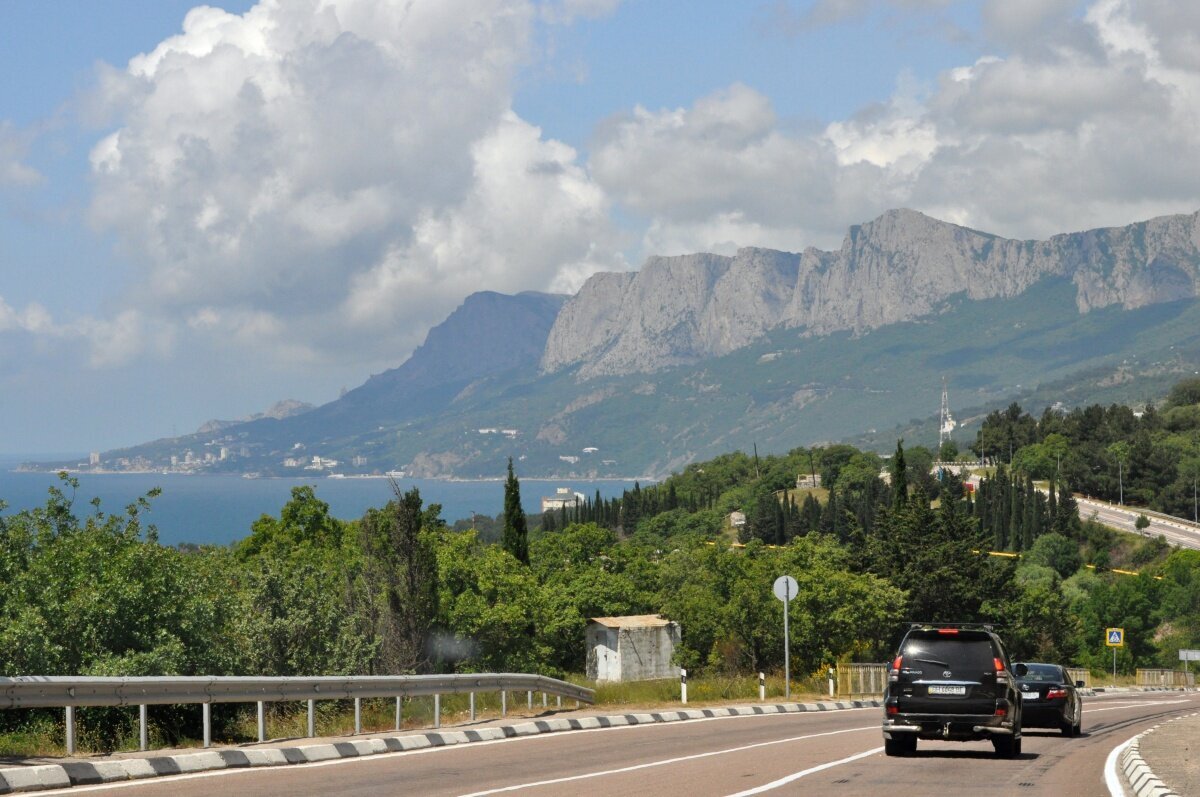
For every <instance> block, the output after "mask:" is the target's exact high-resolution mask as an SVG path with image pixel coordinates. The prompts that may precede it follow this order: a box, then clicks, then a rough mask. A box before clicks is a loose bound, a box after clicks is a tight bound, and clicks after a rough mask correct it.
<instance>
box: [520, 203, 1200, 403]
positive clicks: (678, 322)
mask: <svg viewBox="0 0 1200 797" xmlns="http://www.w3.org/2000/svg"><path fill="white" fill-rule="evenodd" d="M1058 276H1065V277H1068V278H1070V279H1071V280H1072V282H1073V283H1074V285H1075V288H1076V297H1075V304H1076V310H1077V311H1078V312H1081V313H1084V312H1089V311H1091V310H1094V309H1097V308H1100V307H1106V306H1109V305H1112V304H1120V305H1122V306H1123V307H1125V308H1126V309H1135V308H1138V307H1142V306H1145V305H1148V304H1156V303H1162V302H1169V301H1175V300H1178V299H1185V298H1194V297H1196V296H1197V295H1200V212H1196V213H1193V214H1187V215H1184V214H1178V215H1172V216H1160V217H1157V218H1154V219H1149V220H1147V221H1142V222H1137V223H1134V224H1130V225H1126V226H1124V227H1109V228H1101V229H1096V230H1087V231H1084V232H1077V233H1063V234H1060V235H1055V236H1052V237H1050V238H1049V239H1047V240H1045V241H1032V240H1017V239H1009V238H1001V237H1000V236H996V235H993V234H990V233H986V232H980V231H978V230H973V229H971V228H969V227H963V226H960V225H956V224H952V223H950V222H944V221H940V220H938V219H934V218H932V217H930V216H926V215H925V214H922V213H919V212H917V211H914V210H909V209H898V210H890V211H887V212H886V213H884V214H882V215H881V216H879V217H878V218H876V219H874V220H872V221H869V222H866V223H864V224H860V225H854V226H852V227H851V228H850V229H849V230H848V232H847V234H846V236H845V239H844V240H843V243H842V246H841V248H840V249H839V250H837V251H836V252H826V251H822V250H819V249H815V248H811V247H810V248H808V249H806V250H805V251H804V252H803V253H800V254H796V253H790V252H780V251H775V250H770V249H761V248H753V247H746V248H742V249H740V250H738V252H737V254H736V255H734V256H732V257H730V256H721V255H712V254H705V253H698V254H689V255H679V256H674V257H652V258H649V259H648V260H647V261H646V263H645V265H644V266H643V268H642V269H641V270H640V271H638V272H633V273H632V275H630V273H626V274H622V275H617V274H614V273H611V272H605V273H600V274H596V275H593V276H592V277H591V278H590V279H589V280H588V281H587V282H585V283H584V285H583V287H582V288H581V289H580V291H579V292H578V293H577V294H576V295H575V296H574V297H572V298H571V299H570V300H568V301H567V303H566V304H565V305H564V307H563V309H562V312H560V314H559V316H558V318H557V319H556V320H555V323H554V326H553V328H552V329H551V331H550V335H549V338H548V340H547V343H546V351H545V353H544V354H543V355H542V359H541V362H540V367H541V369H542V371H543V372H546V373H553V372H556V371H559V370H563V369H566V368H578V371H577V374H578V377H579V378H581V379H590V378H594V377H596V376H601V375H606V376H615V375H620V374H624V373H633V372H643V373H649V372H653V371H656V370H659V369H662V368H666V367H671V366H675V365H680V364H686V363H695V362H698V361H700V360H702V359H704V358H705V357H712V356H721V355H724V354H728V353H729V352H731V351H734V350H736V349H737V348H740V347H742V346H745V345H748V344H749V343H751V342H753V341H754V340H758V339H760V338H761V337H762V336H763V335H765V334H766V333H767V332H768V331H770V330H772V329H776V328H782V329H802V330H804V331H805V332H806V333H807V334H812V335H827V334H830V333H832V332H838V331H843V330H849V331H851V332H853V333H855V334H861V333H863V332H865V331H867V330H871V329H878V328H880V327H883V326H887V325H888V324H894V323H898V322H901V321H910V320H913V319H916V318H920V317H922V316H926V315H930V314H932V313H934V312H936V311H937V308H938V306H939V305H940V304H941V303H943V302H945V301H946V300H947V299H949V298H950V297H951V296H954V295H956V294H958V293H965V294H966V296H967V297H968V298H970V299H972V300H981V299H991V298H1011V297H1013V296H1017V295H1019V294H1020V293H1022V292H1024V291H1026V290H1028V289H1029V288H1030V287H1031V286H1033V285H1034V284H1036V283H1037V282H1038V281H1039V280H1042V279H1045V278H1048V277H1058Z"/></svg>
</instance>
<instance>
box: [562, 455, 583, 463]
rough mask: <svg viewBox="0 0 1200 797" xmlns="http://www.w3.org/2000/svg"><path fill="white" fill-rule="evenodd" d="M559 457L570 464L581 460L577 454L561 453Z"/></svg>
mask: <svg viewBox="0 0 1200 797" xmlns="http://www.w3.org/2000/svg"><path fill="white" fill-rule="evenodd" d="M559 459H561V460H562V461H563V462H566V463H567V464H568V465H574V464H575V463H576V462H578V461H579V457H577V456H575V455H574V454H566V455H560V456H559Z"/></svg>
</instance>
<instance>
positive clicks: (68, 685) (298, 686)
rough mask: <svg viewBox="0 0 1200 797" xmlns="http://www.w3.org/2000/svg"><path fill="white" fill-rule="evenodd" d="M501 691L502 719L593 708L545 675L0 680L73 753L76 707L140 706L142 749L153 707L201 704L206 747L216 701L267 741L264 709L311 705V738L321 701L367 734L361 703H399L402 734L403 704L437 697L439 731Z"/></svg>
mask: <svg viewBox="0 0 1200 797" xmlns="http://www.w3.org/2000/svg"><path fill="white" fill-rule="evenodd" d="M478 692H499V693H500V698H501V701H500V704H501V716H504V715H505V714H506V713H507V707H508V702H507V696H508V693H509V692H526V693H527V697H528V704H529V707H530V708H532V707H533V693H534V692H541V694H542V705H543V706H544V705H546V696H547V695H554V696H555V698H556V705H559V706H561V705H562V699H563V698H564V697H565V698H567V699H568V700H575V701H576V702H578V703H594V702H595V691H594V690H592V689H588V688H586V687H583V686H577V685H575V684H572V683H567V682H566V681H560V680H558V679H556V678H547V677H546V676H544V675H527V674H522V673H482V674H467V675H396V676H389V675H355V676H336V675H333V676H314V677H311V678H305V677H274V678H272V677H257V676H248V677H242V676H198V677H197V676H193V677H171V676H168V677H149V678H100V677H86V676H39V675H26V676H18V677H16V678H0V709H6V708H7V709H22V708H64V709H65V710H66V737H67V738H66V742H67V745H66V746H67V752H68V754H73V753H74V752H75V709H76V708H85V707H89V706H138V708H139V712H138V713H139V724H140V729H139V730H140V736H139V738H140V747H141V749H142V750H145V749H147V747H148V738H147V721H146V707H147V706H152V705H176V704H189V703H199V704H201V705H202V706H203V713H204V746H205V747H209V746H211V744H212V715H211V706H212V704H213V703H257V704H258V740H259V741H260V742H261V741H264V740H265V737H266V723H265V715H264V705H265V704H266V703H280V702H291V701H308V735H309V736H310V737H312V736H315V735H316V733H315V704H316V701H318V700H348V699H353V700H354V732H355V733H356V734H357V733H361V732H362V700H363V699H364V698H395V700H396V729H397V730H399V729H400V722H401V710H402V709H401V700H402V699H403V698H405V697H421V696H432V697H433V699H434V703H433V704H434V727H439V726H440V719H441V696H442V695H443V694H469V695H470V696H471V719H475V694H476V693H478Z"/></svg>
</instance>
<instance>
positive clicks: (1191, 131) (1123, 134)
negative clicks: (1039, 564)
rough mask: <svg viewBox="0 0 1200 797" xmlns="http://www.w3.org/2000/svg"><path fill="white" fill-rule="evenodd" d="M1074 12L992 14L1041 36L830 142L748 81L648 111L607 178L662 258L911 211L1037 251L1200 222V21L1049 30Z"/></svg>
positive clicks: (1156, 6)
mask: <svg viewBox="0 0 1200 797" xmlns="http://www.w3.org/2000/svg"><path fill="white" fill-rule="evenodd" d="M869 5H874V4H871V3H851V4H850V5H847V6H844V7H843V6H838V7H839V8H843V10H846V11H847V13H849V12H850V11H852V10H853V8H858V9H860V10H861V8H865V7H867V6H869ZM851 7H853V8H851ZM1073 7H1074V4H1069V3H1065V2H1064V3H1054V4H1049V5H1045V4H1041V5H1037V4H1025V3H1019V4H1016V5H1013V6H1010V7H1008V8H1007V9H1005V10H1003V11H1001V10H1000V6H999V5H997V4H991V5H989V6H987V8H986V9H985V10H986V11H987V13H988V14H990V15H991V19H990V22H989V24H991V25H992V26H993V28H996V27H997V26H1003V25H1007V26H1008V27H1007V28H1006V30H1008V31H1009V32H1010V33H1012V32H1014V31H1017V30H1019V29H1021V28H1022V27H1025V28H1029V27H1030V26H1033V27H1036V26H1037V25H1039V24H1040V25H1042V26H1043V28H1042V29H1040V30H1039V36H1037V37H1029V38H1028V39H1027V41H1026V42H1025V44H1018V45H1016V46H1014V47H1012V48H1010V49H1009V50H1008V51H1007V52H1005V53H1004V54H1003V56H997V55H993V54H984V55H982V56H980V57H978V58H977V59H976V60H975V61H974V62H973V63H972V64H969V65H964V66H961V67H957V68H954V69H949V70H946V71H945V72H944V73H943V74H942V75H941V76H940V78H939V79H938V80H936V81H935V82H933V83H932V84H930V85H925V86H922V85H919V84H917V83H916V82H915V81H914V80H913V79H911V78H909V77H906V76H903V75H902V76H900V79H899V81H898V86H897V90H896V92H895V93H894V95H893V96H892V97H891V98H889V99H888V100H887V101H885V102H881V103H879V104H876V105H873V106H870V107H867V108H864V109H862V110H861V111H860V112H859V113H857V114H855V115H854V116H852V117H850V118H848V119H842V120H837V121H834V122H832V123H830V124H829V125H828V126H827V127H826V128H825V129H824V130H823V131H813V132H803V131H801V132H795V131H792V130H790V129H789V128H788V125H787V124H786V122H780V121H778V120H776V119H775V118H774V113H773V110H772V106H771V103H770V101H769V100H768V98H766V97H764V96H762V95H760V94H758V93H757V92H755V91H754V90H753V89H751V88H748V87H745V86H740V85H734V86H732V87H730V88H728V89H726V90H724V91H721V92H717V93H715V94H713V95H710V96H708V97H704V98H701V99H699V100H697V101H696V103H695V104H694V105H693V106H692V107H690V108H675V109H664V110H660V111H647V110H645V109H642V108H637V109H635V110H634V111H633V112H632V113H631V114H628V115H626V116H623V117H620V118H617V119H614V120H611V121H609V122H608V123H606V125H605V126H604V127H603V128H602V129H601V132H600V135H599V136H598V142H597V146H596V148H595V149H594V150H593V152H592V157H591V161H590V167H591V169H592V173H593V175H594V176H595V178H596V179H597V181H598V182H599V183H600V184H601V185H602V186H603V187H604V188H605V189H606V190H608V191H609V192H610V193H611V194H612V195H613V197H614V198H615V199H616V200H617V201H618V202H619V203H620V205H621V206H622V208H623V209H626V210H632V211H634V212H636V213H638V214H640V218H641V219H642V220H643V221H644V223H645V229H646V230H647V233H646V236H645V246H646V249H647V250H648V251H649V252H654V251H661V252H662V253H674V252H679V251H688V250H694V249H701V248H709V249H716V250H718V251H728V250H730V249H732V248H734V247H736V246H740V245H767V246H780V247H782V248H793V249H796V248H800V247H802V246H804V245H806V244H816V245H820V246H826V247H828V246H836V245H837V244H838V242H839V241H840V237H841V234H842V232H843V231H844V229H845V226H846V225H847V224H848V223H853V222H856V221H861V220H866V219H870V218H872V217H874V216H875V215H877V214H878V213H880V212H882V211H883V210H886V209H888V208H891V207H899V206H910V207H916V208H918V209H920V210H924V211H926V212H928V213H930V214H932V215H935V216H939V217H941V218H946V219H949V220H953V221H957V222H960V223H964V224H969V225H971V226H974V227H978V228H981V229H985V230H990V231H994V232H997V233H1000V234H1004V235H1011V236H1014V237H1022V238H1028V237H1041V236H1046V235H1051V234H1053V233H1056V232H1062V231H1066V230H1076V229H1085V228H1089V227H1095V226H1105V225H1116V224H1126V223H1129V222H1131V221H1134V220H1137V219H1140V218H1145V217H1149V216H1153V215H1159V214H1165V213H1176V212H1192V211H1195V210H1196V209H1197V208H1200V59H1196V58H1192V57H1191V55H1190V54H1191V50H1190V49H1189V47H1190V45H1191V44H1192V43H1193V42H1195V41H1197V35H1198V34H1200V13H1196V12H1193V11H1190V10H1180V9H1179V7H1178V5H1177V4H1174V5H1173V4H1169V3H1167V2H1165V0H1163V2H1157V1H1156V2H1152V3H1148V4H1140V3H1139V4H1134V3H1132V2H1129V1H1128V0H1098V1H1097V2H1095V3H1093V4H1092V5H1091V6H1090V7H1088V8H1087V9H1085V11H1084V14H1083V15H1082V16H1077V17H1075V18H1073V21H1072V22H1071V24H1067V25H1058V26H1056V25H1054V24H1050V22H1049V21H1050V20H1055V19H1061V18H1062V17H1063V16H1064V15H1066V14H1069V13H1071V11H1072V9H1073ZM817 8H828V9H834V6H833V5H830V4H826V5H822V6H819V7H817V6H815V7H814V9H817Z"/></svg>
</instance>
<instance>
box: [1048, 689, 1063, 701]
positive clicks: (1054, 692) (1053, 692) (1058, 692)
mask: <svg viewBox="0 0 1200 797" xmlns="http://www.w3.org/2000/svg"><path fill="white" fill-rule="evenodd" d="M1066 696H1067V690H1066V689H1054V688H1051V689H1050V691H1048V692H1046V699H1047V700H1053V699H1054V698H1056V697H1066Z"/></svg>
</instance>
